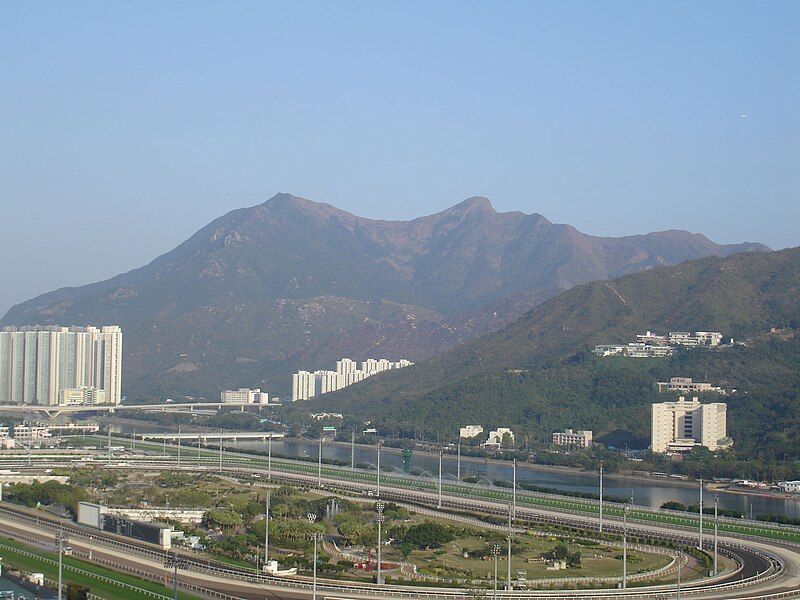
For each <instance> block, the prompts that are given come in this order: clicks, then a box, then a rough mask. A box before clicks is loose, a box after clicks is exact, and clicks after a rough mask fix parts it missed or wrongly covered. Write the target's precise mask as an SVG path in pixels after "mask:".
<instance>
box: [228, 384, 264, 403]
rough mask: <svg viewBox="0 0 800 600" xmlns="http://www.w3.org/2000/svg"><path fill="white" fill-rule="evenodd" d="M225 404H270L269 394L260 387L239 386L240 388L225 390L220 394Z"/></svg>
mask: <svg viewBox="0 0 800 600" xmlns="http://www.w3.org/2000/svg"><path fill="white" fill-rule="evenodd" d="M219 399H220V402H222V403H223V404H269V394H268V393H267V392H262V391H261V390H260V389H259V388H256V389H254V390H251V389H250V388H239V389H238V390H224V391H223V392H221V393H220V395H219Z"/></svg>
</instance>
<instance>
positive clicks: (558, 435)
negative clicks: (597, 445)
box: [553, 429, 592, 448]
mask: <svg viewBox="0 0 800 600" xmlns="http://www.w3.org/2000/svg"><path fill="white" fill-rule="evenodd" d="M553 444H555V445H556V446H577V447H579V448H588V447H589V446H591V445H592V432H591V431H588V430H584V429H578V430H577V431H573V430H572V429H565V430H564V431H556V432H554V433H553Z"/></svg>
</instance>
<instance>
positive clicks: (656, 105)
mask: <svg viewBox="0 0 800 600" xmlns="http://www.w3.org/2000/svg"><path fill="white" fill-rule="evenodd" d="M798 31H800V3H798V2H748V3H737V2H731V1H724V2H723V1H720V2H714V3H699V2H687V3H680V2H659V3H657V2H641V1H636V2H631V3H625V2H606V3H603V2H595V1H592V2H562V1H557V2H534V1H532V0H530V1H526V2H520V3H514V2H489V1H486V2H480V3H478V2H467V1H464V0H459V1H458V2H445V1H441V0H437V1H435V2H430V1H426V2H410V1H405V0H404V1H402V2H399V1H398V2H394V3H391V2H388V1H379V2H373V1H365V2H311V3H304V2H298V1H296V0H292V1H291V2H285V3H283V2H253V3H249V2H231V1H225V2H191V3H188V2H187V3H180V2H169V3H165V2H160V1H159V2H153V3H146V2H106V1H103V2H97V3H92V2H80V3H73V2H60V3H57V2H23V1H12V0H9V1H7V2H2V3H0V82H1V84H0V140H2V143H0V209H2V210H0V220H1V223H2V236H3V240H4V243H3V244H2V248H3V252H2V255H0V281H2V285H0V313H2V312H4V311H5V309H7V308H8V307H9V306H10V305H11V304H13V303H14V302H17V301H22V300H24V299H27V298H29V297H31V296H32V295H34V294H36V293H40V292H45V291H48V290H51V289H54V288H56V287H60V286H63V285H77V284H82V283H88V282H91V281H94V280H97V279H100V278H104V277H108V276H110V275H113V274H116V273H118V272H121V271H124V270H128V269H131V268H134V267H137V266H140V265H142V264H144V263H145V262H147V261H149V260H151V259H152V258H154V257H155V256H157V255H159V254H161V253H163V252H165V251H167V250H169V249H171V248H172V247H174V246H175V245H177V244H178V243H179V242H180V241H182V240H183V239H185V238H186V237H188V236H189V235H190V234H191V233H192V232H194V231H195V230H197V229H198V228H199V227H201V226H202V225H204V224H206V223H207V222H208V221H210V220H212V219H213V218H215V217H217V216H219V215H221V214H223V213H225V212H227V211H229V210H231V209H234V208H238V207H241V206H247V205H253V204H257V203H259V202H261V201H263V200H265V199H267V198H268V197H270V196H272V195H273V194H274V193H276V192H278V191H287V192H291V193H293V194H296V195H300V196H305V197H307V198H311V199H314V200H320V201H325V202H329V203H331V204H334V205H336V206H339V207H341V208H344V209H346V210H349V211H351V212H354V213H356V214H359V215H363V216H368V217H380V218H386V219H407V218H412V217H415V216H419V215H421V214H427V213H431V212H435V211H438V210H441V209H443V208H445V207H447V206H449V205H452V204H455V203H457V202H459V201H461V200H463V199H464V198H467V197H469V196H474V195H484V196H488V197H490V198H491V199H492V201H493V202H494V205H495V207H496V208H497V209H498V210H522V211H525V212H540V213H542V214H544V215H545V216H547V217H548V218H549V219H550V220H552V221H556V222H566V223H571V224H573V225H575V226H576V227H578V228H579V229H581V230H583V231H585V232H588V233H593V234H601V235H622V234H630V233H640V232H646V231H651V230H658V229H668V228H685V229H689V230H692V231H700V232H703V233H706V234H707V235H709V237H711V238H712V239H714V240H715V241H719V242H736V241H744V240H750V241H761V242H765V243H767V244H769V245H771V246H772V247H775V248H780V247H786V246H792V245H798V244H800V198H798V190H800V35H798Z"/></svg>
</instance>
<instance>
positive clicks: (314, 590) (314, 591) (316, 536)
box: [306, 513, 322, 600]
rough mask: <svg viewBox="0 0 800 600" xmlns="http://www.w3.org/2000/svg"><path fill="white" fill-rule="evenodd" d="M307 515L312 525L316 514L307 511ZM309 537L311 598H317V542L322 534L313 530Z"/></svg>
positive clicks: (314, 599) (315, 599)
mask: <svg viewBox="0 0 800 600" xmlns="http://www.w3.org/2000/svg"><path fill="white" fill-rule="evenodd" d="M306 516H307V517H308V522H309V523H311V524H312V525H313V524H314V521H316V520H317V515H315V514H314V513H308V515H306ZM311 537H312V538H313V539H314V568H313V583H312V584H311V600H317V542H319V540H320V538H321V537H322V534H320V532H319V531H315V532H314V533H312V534H311Z"/></svg>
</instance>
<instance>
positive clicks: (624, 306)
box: [303, 249, 800, 460]
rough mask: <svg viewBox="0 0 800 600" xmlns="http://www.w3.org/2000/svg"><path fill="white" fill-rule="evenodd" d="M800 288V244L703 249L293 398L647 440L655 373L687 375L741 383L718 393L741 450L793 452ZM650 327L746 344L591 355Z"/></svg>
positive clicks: (389, 420) (769, 455)
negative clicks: (708, 253)
mask: <svg viewBox="0 0 800 600" xmlns="http://www.w3.org/2000/svg"><path fill="white" fill-rule="evenodd" d="M799 288H800V249H791V250H785V251H782V252H774V253H769V254H762V253H746V254H739V255H735V256H732V257H728V258H708V259H701V260H697V261H692V262H688V263H684V264H682V265H679V266H677V267H666V268H660V269H654V270H651V271H647V272H643V273H638V274H634V275H629V276H625V277H622V278H620V279H616V280H613V281H608V282H606V281H601V282H595V283H591V284H587V285H582V286H579V287H576V288H573V289H572V290H570V291H567V292H565V293H564V294H562V295H560V296H558V297H557V298H554V299H552V300H550V301H548V302H545V303H544V304H542V305H541V306H539V307H537V308H535V309H533V310H532V311H530V312H529V313H527V314H526V315H525V316H524V317H523V318H522V319H521V320H519V321H518V322H516V323H515V324H513V325H512V326H510V327H508V328H506V329H504V330H502V331H500V332H498V333H496V334H491V335H488V336H485V337H483V338H480V339H478V340H476V341H474V342H472V343H468V344H465V345H463V346H460V347H458V348H456V349H454V350H452V351H450V352H447V353H445V354H443V355H441V356H439V357H438V358H435V359H432V360H429V361H426V362H424V363H420V364H417V365H415V366H414V367H411V368H408V369H404V370H402V371H397V372H391V373H385V374H381V375H378V376H375V377H373V378H371V379H370V380H368V381H366V382H364V383H362V384H359V385H356V386H351V387H350V388H346V389H344V390H341V391H339V392H336V393H334V394H330V395H326V396H325V397H324V398H322V399H319V400H317V401H315V402H313V403H311V404H310V405H304V407H303V408H304V409H305V410H308V409H309V408H312V410H313V409H316V408H322V407H323V406H324V408H325V410H329V411H330V410H336V411H340V412H345V413H348V414H351V415H354V416H356V417H359V418H364V419H371V420H372V421H373V423H376V424H378V425H381V426H384V427H392V428H398V427H399V428H412V429H415V430H416V431H417V432H418V433H419V432H422V433H428V434H436V433H438V434H440V435H441V436H443V437H444V438H445V439H448V438H449V439H454V437H455V436H456V435H457V427H458V426H460V425H463V424H466V423H481V424H483V425H484V426H486V425H490V426H498V425H502V426H510V427H512V428H513V429H514V431H515V432H517V434H518V436H522V437H524V436H528V437H529V439H530V440H534V441H538V442H540V443H545V442H546V441H547V439H548V438H549V436H550V434H551V433H552V432H553V431H555V430H558V429H562V428H564V427H575V428H589V429H593V430H594V431H595V436H596V437H597V436H602V435H603V434H610V433H612V432H614V436H615V437H617V438H618V439H625V437H629V438H630V439H632V440H635V439H637V438H639V439H641V440H647V439H648V438H649V418H650V412H649V411H650V409H649V405H650V403H652V402H655V401H659V400H666V399H668V398H670V397H671V396H675V395H670V394H665V393H662V394H658V392H657V391H656V388H655V382H656V381H665V380H667V379H668V378H669V377H670V376H687V377H693V378H695V380H697V381H709V382H711V383H712V384H714V385H720V386H722V387H723V388H725V389H728V390H733V389H736V390H737V391H736V392H733V393H731V394H730V395H729V396H725V397H724V401H725V402H727V404H728V407H729V412H728V431H729V434H730V435H731V437H732V438H733V439H734V443H735V453H736V455H737V456H738V457H739V458H740V459H757V458H759V459H764V460H777V459H783V458H784V455H787V456H786V457H785V458H798V457H800V447H798V445H797V444H796V443H790V442H791V440H796V439H798V436H799V435H800V398H799V397H798V396H800V340H798V338H797V337H796V336H795V333H796V331H797V329H798V327H800V308H799V307H798V297H800V294H799V293H798V291H799ZM648 329H650V330H653V331H657V332H667V331H670V330H711V331H721V332H723V335H724V336H725V337H726V338H729V337H733V338H734V339H736V340H742V341H745V342H746V345H734V346H732V347H726V348H720V349H712V350H709V349H703V348H699V349H694V350H681V351H679V352H677V353H676V354H675V355H674V356H672V357H668V358H661V359H633V358H622V357H603V358H601V357H597V356H595V355H593V354H592V353H591V350H592V349H593V347H594V346H595V345H596V344H602V343H622V342H628V341H633V340H634V339H635V335H636V334H637V333H641V332H644V331H645V330H648ZM706 396H707V397H706V398H704V400H705V401H715V400H717V399H718V398H719V396H718V395H716V394H707V395H706ZM454 415H457V420H454V419H453V416H454ZM620 434H621V435H620ZM520 439H521V438H520V437H518V441H520Z"/></svg>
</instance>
